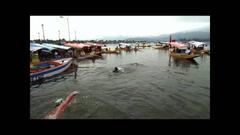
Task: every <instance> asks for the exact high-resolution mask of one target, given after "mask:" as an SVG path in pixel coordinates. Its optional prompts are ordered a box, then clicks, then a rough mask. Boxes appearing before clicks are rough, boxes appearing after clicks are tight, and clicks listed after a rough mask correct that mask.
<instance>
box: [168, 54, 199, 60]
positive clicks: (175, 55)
mask: <svg viewBox="0 0 240 135" xmlns="http://www.w3.org/2000/svg"><path fill="white" fill-rule="evenodd" d="M170 56H172V57H174V58H179V59H193V58H196V57H199V56H200V55H199V54H184V53H173V52H171V53H170Z"/></svg>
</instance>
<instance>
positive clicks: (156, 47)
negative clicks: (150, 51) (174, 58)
mask: <svg viewBox="0 0 240 135" xmlns="http://www.w3.org/2000/svg"><path fill="white" fill-rule="evenodd" d="M152 48H154V49H169V47H168V46H157V45H156V46H153V47H152Z"/></svg>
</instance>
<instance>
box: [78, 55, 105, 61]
mask: <svg viewBox="0 0 240 135" xmlns="http://www.w3.org/2000/svg"><path fill="white" fill-rule="evenodd" d="M101 57H102V56H100V55H87V56H80V57H78V58H77V59H78V60H84V59H94V58H101Z"/></svg>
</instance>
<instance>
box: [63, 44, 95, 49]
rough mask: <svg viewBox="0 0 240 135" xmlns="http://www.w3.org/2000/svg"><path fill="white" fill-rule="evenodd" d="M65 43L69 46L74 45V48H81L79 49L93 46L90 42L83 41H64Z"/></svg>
mask: <svg viewBox="0 0 240 135" xmlns="http://www.w3.org/2000/svg"><path fill="white" fill-rule="evenodd" d="M64 45H65V46H69V47H73V48H79V49H82V48H84V47H90V46H91V45H89V44H83V43H64Z"/></svg>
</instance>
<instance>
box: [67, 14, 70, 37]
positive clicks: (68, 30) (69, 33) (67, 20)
mask: <svg viewBox="0 0 240 135" xmlns="http://www.w3.org/2000/svg"><path fill="white" fill-rule="evenodd" d="M67 23H68V36H69V41H70V29H69V21H68V18H67Z"/></svg>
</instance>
